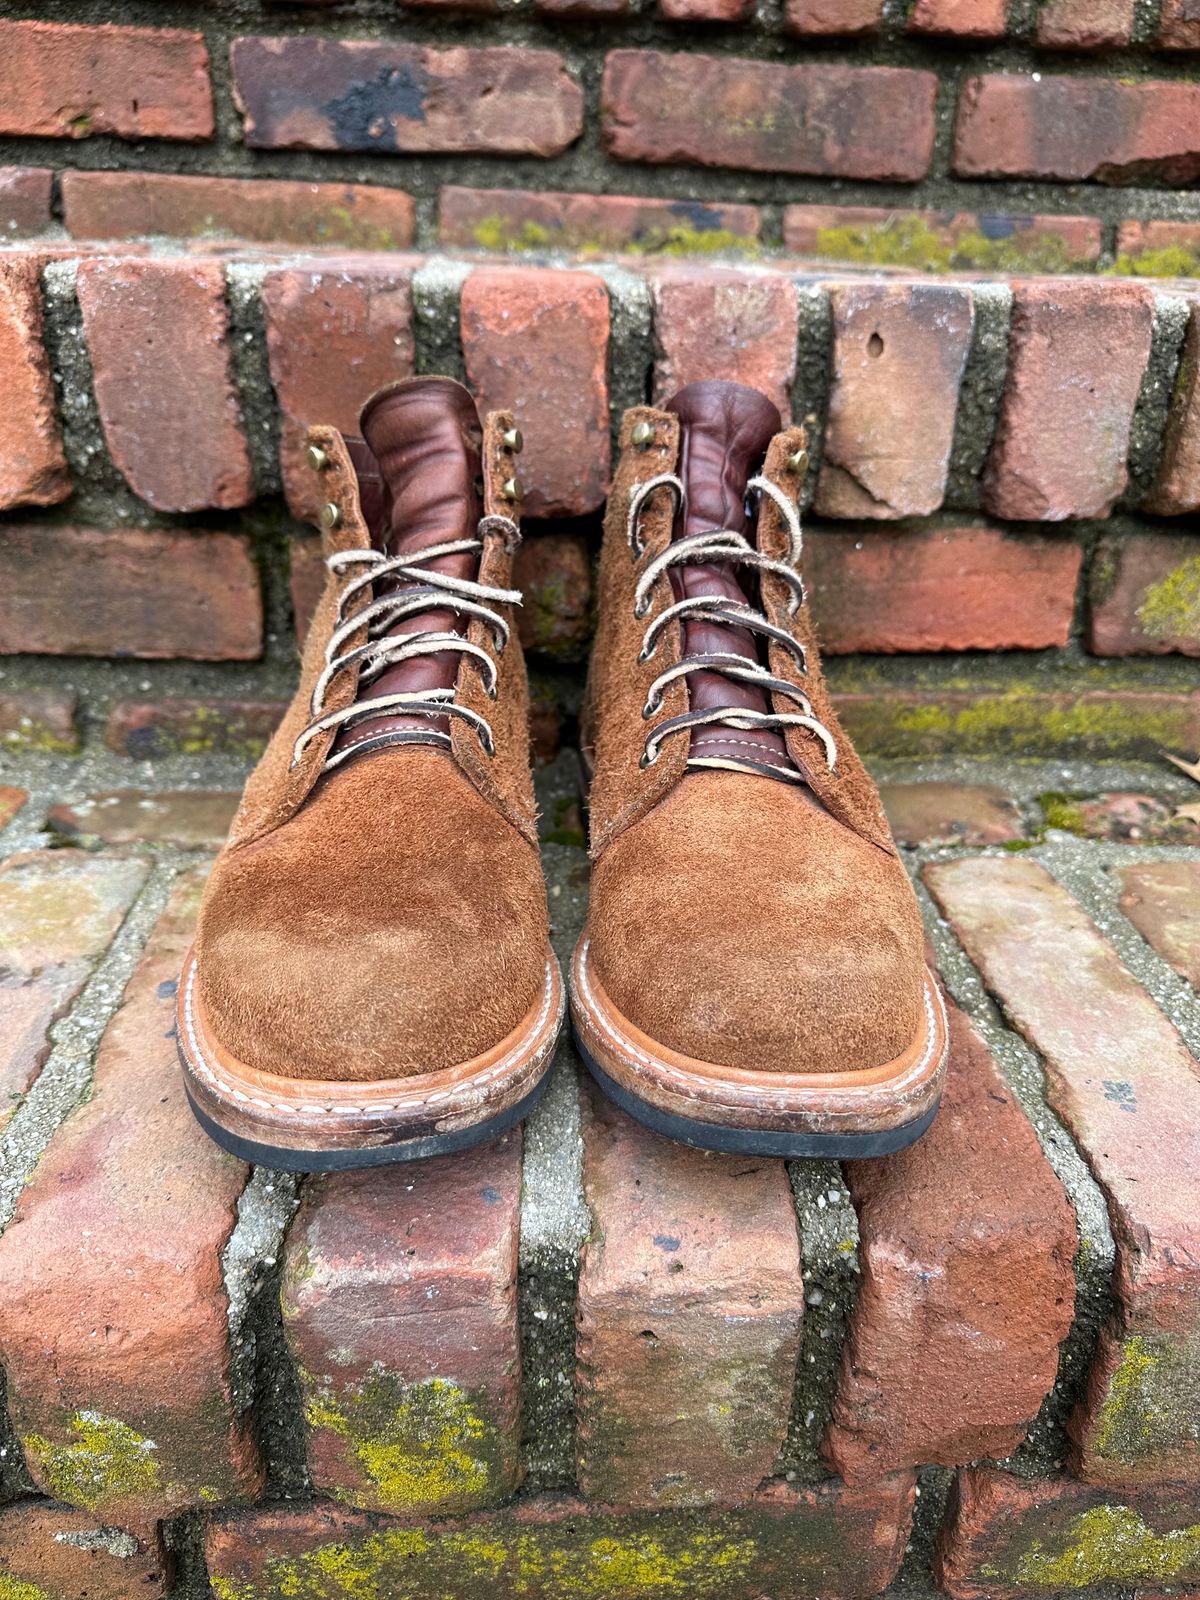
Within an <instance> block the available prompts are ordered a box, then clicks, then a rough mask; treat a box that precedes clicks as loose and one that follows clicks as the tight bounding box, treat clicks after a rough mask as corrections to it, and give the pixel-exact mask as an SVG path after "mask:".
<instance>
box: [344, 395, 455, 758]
mask: <svg viewBox="0 0 1200 1600" xmlns="http://www.w3.org/2000/svg"><path fill="white" fill-rule="evenodd" d="M360 425H361V427H362V433H363V441H364V445H365V449H360V450H357V451H352V454H353V459H354V465H355V469H356V471H357V472H358V474H359V487H360V495H361V504H362V509H363V515H364V518H365V520H366V522H367V526H368V527H369V528H370V530H371V538H372V542H373V543H374V544H375V546H376V548H377V549H380V550H382V551H384V553H385V554H387V555H389V556H416V555H417V554H418V553H419V552H420V551H421V550H424V549H428V548H429V547H430V546H431V545H436V544H445V543H448V542H449V541H451V540H454V539H464V538H473V537H474V536H475V530H476V525H477V523H478V521H479V517H480V515H481V509H480V498H479V488H478V484H479V481H480V473H481V466H480V444H481V435H482V430H481V428H480V424H479V413H478V412H477V411H476V409H475V402H474V400H472V398H471V396H470V395H469V394H468V393H467V391H466V390H465V389H464V388H463V386H462V385H461V384H460V383H455V382H454V380H453V379H452V378H410V379H408V380H407V381H406V382H403V383H397V384H393V385H392V386H391V387H389V388H387V389H382V390H380V392H379V393H378V394H376V395H374V396H373V397H372V398H371V399H370V400H368V402H367V404H366V406H365V407H364V409H363V414H362V419H361V424H360ZM423 570H426V571H430V572H445V573H449V574H450V575H452V576H453V577H456V578H467V579H474V578H476V577H477V576H478V570H479V558H478V556H476V555H472V554H465V555H457V556H441V557H439V558H437V559H436V560H434V561H431V562H428V563H426V564H425V565H424V567H423ZM411 587H412V582H411V581H410V580H407V579H399V580H397V579H394V578H391V579H384V580H383V581H382V582H381V583H379V584H378V585H376V588H375V598H376V599H378V598H380V596H381V595H384V594H388V593H394V592H395V591H396V590H397V589H405V588H411ZM449 631H454V632H456V633H462V632H464V631H465V628H464V626H463V625H462V623H461V622H460V621H459V620H458V619H457V618H456V616H455V613H454V612H453V611H449V610H447V609H446V608H445V607H436V606H435V607H433V608H432V609H430V610H428V611H421V612H418V613H416V614H415V615H413V616H408V617H405V618H403V619H402V620H401V621H399V622H397V623H396V624H395V626H394V627H392V628H389V629H388V632H387V634H386V635H385V637H387V638H394V637H398V636H400V635H402V634H410V633H427V632H437V633H445V632H449ZM461 660H462V657H461V656H459V655H458V654H457V653H456V652H454V651H439V652H438V653H437V654H436V655H428V656H417V657H415V658H413V659H412V660H410V661H404V662H401V663H400V664H399V665H398V666H393V667H388V668H387V669H386V670H385V671H383V672H381V673H380V674H379V676H378V677H377V678H374V679H373V680H372V681H371V682H370V683H368V684H365V685H362V686H361V687H360V689H359V693H358V698H359V699H360V700H369V699H374V698H375V696H377V695H386V694H401V693H426V692H427V691H429V690H431V689H449V688H452V687H453V685H454V682H455V679H456V678H457V676H458V668H459V664H460V662H461ZM399 734H402V735H403V736H404V737H403V739H402V740H400V741H397V739H396V735H399ZM449 734H450V719H449V718H448V717H421V716H413V715H408V714H405V713H399V714H392V713H387V712H385V713H382V714H381V715H379V716H376V717H369V718H367V719H365V720H364V721H362V722H357V723H354V724H352V725H351V726H350V727H348V728H345V729H343V730H342V732H341V733H340V734H339V735H338V737H337V740H336V742H335V744H334V749H333V752H332V753H334V754H340V753H342V752H343V751H345V750H348V749H353V748H355V747H358V746H361V747H363V748H378V746H379V742H380V740H384V741H385V742H387V743H393V742H403V743H422V742H423V743H432V744H441V745H444V744H446V743H447V741H448V739H449Z"/></svg>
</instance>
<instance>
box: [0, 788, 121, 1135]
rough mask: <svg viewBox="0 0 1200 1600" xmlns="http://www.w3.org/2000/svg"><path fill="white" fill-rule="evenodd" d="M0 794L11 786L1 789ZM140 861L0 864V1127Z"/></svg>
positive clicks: (114, 924)
mask: <svg viewBox="0 0 1200 1600" xmlns="http://www.w3.org/2000/svg"><path fill="white" fill-rule="evenodd" d="M5 792H6V793H12V792H13V791H11V790H7V791H5ZM146 872H147V868H146V866H145V864H144V863H142V862H140V861H122V860H117V859H112V860H94V859H91V858H89V857H86V856H82V855H80V854H79V852H78V851H74V850H54V851H50V850H36V851H31V852H30V853H28V854H26V855H19V856H13V857H11V858H10V859H9V860H8V861H6V862H5V863H4V865H3V866H2V867H0V995H2V996H3V1004H2V1005H0V1126H2V1125H3V1124H4V1123H5V1122H6V1121H7V1120H8V1117H9V1116H10V1115H11V1113H12V1112H13V1111H14V1110H15V1109H16V1106H17V1103H18V1102H19V1100H20V1099H21V1097H22V1096H23V1095H24V1094H25V1092H26V1091H27V1090H28V1089H29V1087H30V1086H31V1084H32V1083H33V1082H34V1080H35V1078H36V1077H37V1075H38V1073H39V1072H40V1071H41V1070H42V1067H43V1065H44V1064H45V1061H46V1057H47V1056H48V1055H49V1054H50V1037H49V1033H50V1027H51V1024H52V1023H54V1022H57V1020H58V1019H59V1017H61V1016H63V1015H64V1014H65V1013H66V1011H67V1010H68V1008H69V1007H70V1006H71V1004H72V1002H73V1001H74V1000H75V998H76V996H77V995H78V994H79V991H80V990H81V989H82V988H83V986H84V984H85V983H86V982H87V979H88V975H89V974H90V972H91V970H92V967H93V966H94V965H95V963H96V962H97V961H98V960H99V958H100V957H101V956H102V955H103V954H104V952H105V951H106V950H107V949H108V946H109V944H110V943H111V941H112V938H113V935H114V934H115V933H116V931H117V929H118V928H119V927H120V926H121V923H122V921H123V920H124V917H125V913H126V912H127V911H128V910H129V907H130V905H131V904H132V903H133V900H134V897H135V896H136V895H137V893H138V891H139V889H141V887H142V884H143V883H144V882H145V880H146Z"/></svg>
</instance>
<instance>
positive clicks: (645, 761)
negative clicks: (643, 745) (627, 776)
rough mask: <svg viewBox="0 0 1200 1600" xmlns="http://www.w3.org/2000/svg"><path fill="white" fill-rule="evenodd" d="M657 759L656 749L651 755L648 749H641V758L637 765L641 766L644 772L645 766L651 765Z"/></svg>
mask: <svg viewBox="0 0 1200 1600" xmlns="http://www.w3.org/2000/svg"><path fill="white" fill-rule="evenodd" d="M657 760H658V752H657V751H655V753H654V754H653V755H651V754H650V752H649V750H643V751H642V754H641V758H640V760H639V761H638V766H639V767H641V769H642V771H643V772H644V771H645V770H646V768H647V767H652V766H653V765H654V763H655V762H656V761H657Z"/></svg>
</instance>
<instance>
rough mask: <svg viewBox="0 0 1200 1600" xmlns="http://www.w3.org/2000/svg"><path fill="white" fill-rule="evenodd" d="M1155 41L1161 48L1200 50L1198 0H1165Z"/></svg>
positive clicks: (1199, 11)
mask: <svg viewBox="0 0 1200 1600" xmlns="http://www.w3.org/2000/svg"><path fill="white" fill-rule="evenodd" d="M1154 43H1155V45H1156V46H1157V47H1158V49H1160V50H1200V5H1197V3H1196V0H1163V8H1162V16H1161V18H1160V19H1159V29H1158V36H1157V38H1156V39H1155V41H1154Z"/></svg>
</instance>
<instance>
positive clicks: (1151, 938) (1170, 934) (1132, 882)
mask: <svg viewBox="0 0 1200 1600" xmlns="http://www.w3.org/2000/svg"><path fill="white" fill-rule="evenodd" d="M1197 826H1198V825H1197V824H1196V823H1193V824H1192V827H1193V828H1196V827H1197ZM1197 842H1198V843H1200V832H1198V833H1197ZM1121 891H1122V892H1121V910H1122V911H1123V912H1124V913H1125V915H1126V916H1127V917H1128V918H1129V920H1130V922H1132V923H1133V925H1134V927H1135V928H1136V929H1137V931H1138V932H1139V933H1140V934H1141V936H1142V938H1143V939H1145V940H1146V942H1147V943H1148V944H1151V945H1153V946H1154V948H1155V950H1157V951H1158V953H1159V955H1160V956H1161V957H1162V958H1163V960H1164V961H1166V962H1169V963H1170V965H1171V966H1173V967H1174V968H1175V970H1176V972H1178V973H1179V974H1180V976H1181V977H1184V978H1186V979H1187V981H1188V982H1189V983H1190V984H1191V985H1192V987H1193V989H1200V862H1196V861H1149V862H1138V864H1137V865H1136V866H1132V867H1126V868H1124V870H1123V871H1122V873H1121Z"/></svg>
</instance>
